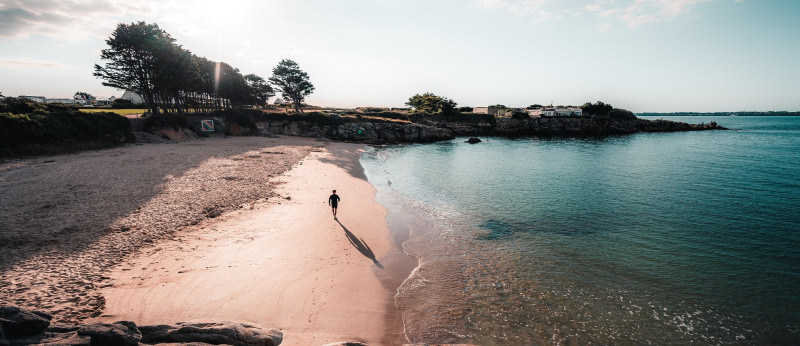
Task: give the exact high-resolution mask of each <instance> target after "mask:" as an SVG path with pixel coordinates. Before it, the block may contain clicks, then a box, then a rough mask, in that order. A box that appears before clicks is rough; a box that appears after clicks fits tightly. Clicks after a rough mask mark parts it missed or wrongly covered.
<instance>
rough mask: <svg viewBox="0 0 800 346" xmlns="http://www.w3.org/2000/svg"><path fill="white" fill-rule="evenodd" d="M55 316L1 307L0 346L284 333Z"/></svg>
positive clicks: (215, 339) (255, 339) (192, 340)
mask: <svg viewBox="0 0 800 346" xmlns="http://www.w3.org/2000/svg"><path fill="white" fill-rule="evenodd" d="M51 319H52V316H50V315H48V314H45V313H42V312H37V311H29V310H25V309H20V308H17V307H11V306H2V307H0V346H7V345H9V346H14V345H76V346H79V345H86V346H98V345H99V346H106V345H107V346H117V345H120V346H126V345H130V346H133V345H139V344H140V343H144V344H152V345H160V344H167V345H219V344H226V345H234V346H251V345H252V346H254V345H259V346H276V345H280V344H281V342H282V341H283V332H281V331H280V330H277V329H265V328H261V327H258V326H255V325H251V324H246V323H238V322H179V323H177V324H175V325H157V326H137V325H136V324H135V323H133V322H129V321H119V322H114V323H88V324H85V325H81V326H76V325H65V324H54V325H50V320H51Z"/></svg>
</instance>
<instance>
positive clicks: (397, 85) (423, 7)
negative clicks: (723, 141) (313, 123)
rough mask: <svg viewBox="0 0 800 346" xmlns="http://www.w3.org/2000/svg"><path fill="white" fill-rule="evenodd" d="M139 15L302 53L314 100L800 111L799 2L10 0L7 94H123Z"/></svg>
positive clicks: (235, 46) (3, 85) (174, 30)
mask: <svg viewBox="0 0 800 346" xmlns="http://www.w3.org/2000/svg"><path fill="white" fill-rule="evenodd" d="M137 21H145V22H147V23H156V24H158V25H159V27H161V28H162V29H163V30H165V31H166V32H167V33H169V34H170V35H171V36H172V37H173V38H175V39H176V43H177V44H180V45H182V46H183V47H184V48H186V49H188V50H190V51H192V52H193V53H194V54H196V55H198V56H203V57H206V58H208V59H210V60H215V61H224V62H226V63H228V64H230V65H231V66H233V67H235V68H238V69H239V70H240V71H241V72H242V73H243V74H249V73H254V74H256V75H259V76H262V77H264V78H268V77H269V76H271V75H272V69H273V68H274V67H275V66H276V65H277V63H278V62H279V61H280V60H282V59H292V60H294V61H296V62H297V63H298V64H299V66H300V68H301V69H303V70H304V71H306V72H307V73H308V75H309V77H310V80H311V82H312V83H313V84H314V86H315V91H314V93H313V94H312V95H310V96H309V97H308V98H307V99H306V101H307V103H309V104H312V105H317V106H325V107H359V106H374V107H404V106H405V102H406V101H408V99H409V97H411V96H413V95H414V94H417V93H424V92H432V93H434V94H436V95H439V96H443V97H447V98H450V99H452V100H454V101H456V102H457V103H458V105H459V106H472V107H478V106H487V105H494V104H503V105H506V106H509V107H525V106H528V105H532V104H543V105H547V104H551V103H552V104H554V105H581V104H583V103H585V102H594V101H603V102H606V103H610V104H612V105H613V106H615V107H617V108H625V109H628V110H631V111H633V112H683V111H692V112H714V111H769V110H775V111H800V1H798V0H253V1H248V0H226V1H210V0H193V1H190V0H185V1H169V0H162V1H144V0H58V1H51V0H25V1H15V0H0V92H2V94H3V95H4V96H19V95H41V96H45V97H48V98H69V97H72V95H73V94H74V93H75V92H77V91H83V92H88V93H90V94H92V95H94V96H96V97H99V98H105V97H109V96H112V95H113V96H117V97H119V96H121V94H122V92H123V91H121V90H116V89H114V88H109V87H105V86H103V85H102V81H101V80H99V79H97V78H95V77H93V76H92V73H93V71H94V65H95V64H101V65H102V64H104V61H103V60H101V59H100V51H101V50H103V49H105V48H107V44H106V42H105V40H106V39H108V37H109V36H110V34H111V33H112V32H113V31H114V29H115V27H116V26H117V24H119V23H132V22H137Z"/></svg>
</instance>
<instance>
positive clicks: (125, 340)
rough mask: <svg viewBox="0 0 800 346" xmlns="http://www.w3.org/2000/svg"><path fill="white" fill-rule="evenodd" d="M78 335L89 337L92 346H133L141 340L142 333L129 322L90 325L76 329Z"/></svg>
mask: <svg viewBox="0 0 800 346" xmlns="http://www.w3.org/2000/svg"><path fill="white" fill-rule="evenodd" d="M78 335H84V336H89V337H91V339H92V346H99V345H102V346H106V345H108V346H117V345H118V346H128V345H130V346H135V345H138V344H139V340H142V333H141V332H139V328H137V327H136V324H134V323H133V322H130V321H119V322H114V323H111V324H108V323H90V324H87V325H84V326H81V327H80V329H78Z"/></svg>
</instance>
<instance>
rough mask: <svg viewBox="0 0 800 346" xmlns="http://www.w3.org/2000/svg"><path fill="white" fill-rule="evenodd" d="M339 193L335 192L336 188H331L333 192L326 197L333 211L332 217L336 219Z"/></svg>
mask: <svg viewBox="0 0 800 346" xmlns="http://www.w3.org/2000/svg"><path fill="white" fill-rule="evenodd" d="M339 200H340V198H339V195H337V194H336V190H333V194H332V195H331V196H330V197H328V205H329V206H331V211H333V219H334V220H336V208H338V207H339Z"/></svg>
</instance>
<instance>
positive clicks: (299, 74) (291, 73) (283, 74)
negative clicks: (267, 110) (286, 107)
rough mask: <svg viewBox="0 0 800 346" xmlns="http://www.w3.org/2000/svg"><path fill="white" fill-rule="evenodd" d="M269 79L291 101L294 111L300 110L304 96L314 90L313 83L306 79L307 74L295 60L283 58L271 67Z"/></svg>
mask: <svg viewBox="0 0 800 346" xmlns="http://www.w3.org/2000/svg"><path fill="white" fill-rule="evenodd" d="M269 81H270V82H272V83H273V84H275V85H276V86H277V87H278V88H279V89H281V94H283V96H284V97H286V98H288V99H289V100H291V101H292V104H293V105H294V111H295V112H300V105H301V104H302V103H303V100H304V99H305V97H306V96H308V95H311V93H312V92H314V85H313V84H311V82H310V81H309V80H308V74H307V73H305V72H303V70H301V69H300V65H297V63H296V62H294V61H292V60H289V59H284V60H281V62H280V63H278V66H276V67H275V68H274V69H272V77H269Z"/></svg>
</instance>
